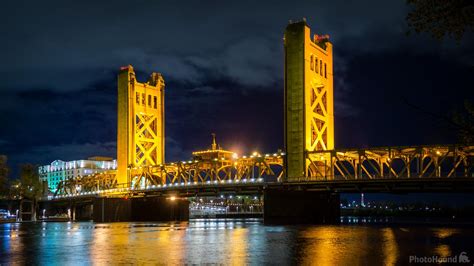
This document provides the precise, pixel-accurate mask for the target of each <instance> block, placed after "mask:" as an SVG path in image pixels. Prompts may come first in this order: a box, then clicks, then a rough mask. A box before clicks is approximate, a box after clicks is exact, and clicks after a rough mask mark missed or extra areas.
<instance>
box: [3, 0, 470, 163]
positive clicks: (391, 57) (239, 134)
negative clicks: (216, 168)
mask: <svg viewBox="0 0 474 266" xmlns="http://www.w3.org/2000/svg"><path fill="white" fill-rule="evenodd" d="M98 2H100V3H98ZM179 2H182V3H181V4H178V3H179ZM297 2H298V1H287V2H277V1H271V2H268V3H264V2H262V1H248V2H247V1H235V2H231V1H188V2H183V1H172V2H168V3H166V2H165V1H111V2H109V3H106V1H6V2H4V3H2V8H1V9H0V33H1V36H2V38H1V39H2V41H1V42H0V54H1V57H0V58H1V64H0V72H1V75H0V154H6V155H7V156H8V157H9V163H10V166H11V167H13V168H16V166H17V165H18V164H19V163H24V162H30V163H34V164H49V163H50V162H51V161H53V160H55V159H62V160H75V159H84V158H87V157H89V156H93V155H103V156H111V157H114V158H115V157H116V123H117V117H116V108H117V95H116V94H117V92H116V91H117V85H116V77H117V73H118V70H119V68H120V66H124V65H128V64H132V65H133V66H134V68H135V70H136V71H137V75H138V78H139V81H141V82H145V81H146V79H147V77H148V75H149V74H150V73H151V72H152V71H156V72H160V73H162V74H163V76H164V79H165V82H166V89H165V95H166V96H165V97H166V98H165V99H166V100H165V102H166V103H165V104H166V160H167V161H175V160H184V159H188V158H189V157H190V153H191V151H193V150H197V149H203V148H207V147H208V145H209V144H210V134H211V133H212V132H215V133H216V134H217V137H218V141H219V143H220V144H221V146H223V147H224V148H227V149H232V150H235V151H237V152H238V153H240V154H242V153H249V152H252V151H254V150H258V151H261V152H274V151H276V150H277V149H279V148H283V44H282V38H283V33H284V29H285V27H286V25H287V23H288V20H290V19H293V20H296V19H300V18H302V17H306V19H307V22H308V24H309V26H310V27H311V28H312V30H313V33H318V34H329V35H330V40H331V42H332V43H333V45H334V57H335V58H334V67H335V69H334V73H335V74H334V80H335V81H334V82H335V84H334V90H335V91H334V94H335V99H336V103H335V121H336V147H337V148H346V147H370V146H388V145H413V144H443V143H444V144H445V143H457V142H458V139H457V137H456V135H455V134H454V133H453V132H450V130H449V129H448V128H447V127H446V125H445V124H444V123H443V122H441V121H440V119H436V118H434V117H433V116H430V115H427V114H426V113H425V112H423V111H420V109H422V110H426V111H428V112H431V113H434V114H437V115H439V116H449V115H450V114H451V113H452V112H453V111H454V110H455V109H460V108H462V105H463V102H464V100H465V99H471V101H473V100H474V99H473V98H474V93H473V85H472V84H474V75H473V63H474V45H473V44H474V38H473V35H472V34H467V35H465V36H464V38H463V39H462V40H461V41H460V42H456V41H455V40H453V39H449V38H448V39H445V40H443V41H437V40H434V39H433V38H431V37H430V36H429V35H428V34H421V35H416V34H415V35H409V36H407V35H406V31H407V25H406V21H405V17H406V14H407V12H408V11H409V7H408V6H407V5H406V1H403V0H400V1H307V2H300V3H297ZM412 105H415V106H417V107H418V109H417V108H413V107H412Z"/></svg>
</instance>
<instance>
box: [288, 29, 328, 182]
mask: <svg viewBox="0 0 474 266" xmlns="http://www.w3.org/2000/svg"><path fill="white" fill-rule="evenodd" d="M284 47H285V109H284V110H285V111H284V112H285V118H284V119H285V121H284V124H285V150H286V153H287V155H286V161H285V177H286V180H292V179H296V178H301V177H311V176H314V175H315V172H317V171H318V169H314V168H315V166H314V165H315V164H314V163H311V162H312V158H311V157H312V156H315V155H314V154H311V153H310V152H313V151H318V150H333V149H334V112H333V109H334V107H333V103H334V101H333V71H332V70H333V60H332V44H331V43H330V42H329V37H328V36H327V35H323V36H319V35H316V34H315V35H314V36H313V39H311V31H310V28H309V27H308V25H307V24H306V20H303V21H299V22H296V23H291V22H290V24H289V25H288V26H287V27H286V30H285V36H284ZM320 156H321V155H320ZM323 159H324V158H317V160H319V161H321V160H323Z"/></svg>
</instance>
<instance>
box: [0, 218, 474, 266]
mask: <svg viewBox="0 0 474 266" xmlns="http://www.w3.org/2000/svg"><path fill="white" fill-rule="evenodd" d="M0 247H1V257H0V264H2V265H3V264H30V265H31V264H48V265H88V264H215V263H217V264H225V265H228V264H232V265H242V264H257V265H260V264H272V265H275V264H278V265H281V264H315V265H381V264H385V265H393V264H398V265H404V264H407V263H408V262H409V260H410V256H417V257H423V256H427V257H428V256H429V257H432V256H438V257H450V256H455V255H456V256H457V255H459V254H460V253H461V252H465V253H464V254H465V255H466V256H468V257H470V260H471V263H470V264H469V265H472V264H473V262H474V230H473V227H469V226H446V225H441V226H440V225H427V224H412V225H407V224H390V225H383V224H373V223H370V222H367V221H364V222H362V223H360V222H359V223H358V224H350V223H348V222H347V221H345V222H344V223H343V224H340V225H330V226H328V225H314V226H264V225H263V223H262V221H261V220H259V219H246V220H239V219H232V220H229V219H227V220H226V219H202V220H199V219H197V220H191V221H190V222H183V223H108V224H100V223H93V222H76V223H70V222H69V223H68V222H62V223H61V222H54V223H53V222H49V223H41V222H38V223H5V224H0Z"/></svg>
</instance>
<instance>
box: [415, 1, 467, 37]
mask: <svg viewBox="0 0 474 266" xmlns="http://www.w3.org/2000/svg"><path fill="white" fill-rule="evenodd" d="M408 4H409V5H411V6H412V7H413V9H412V11H411V12H409V13H408V15H407V17H406V19H407V22H408V26H409V27H410V30H409V31H408V33H410V32H411V31H412V30H414V31H415V32H416V33H420V32H428V33H430V34H431V35H432V36H433V37H434V38H436V39H438V40H442V39H443V38H444V36H446V35H447V36H449V37H454V38H455V39H456V40H458V41H459V40H461V39H462V37H463V36H464V33H466V32H467V31H472V29H473V28H474V1H472V0H408Z"/></svg>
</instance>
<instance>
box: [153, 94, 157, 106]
mask: <svg viewBox="0 0 474 266" xmlns="http://www.w3.org/2000/svg"><path fill="white" fill-rule="evenodd" d="M153 108H155V109H156V108H157V102H156V96H153Z"/></svg>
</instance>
